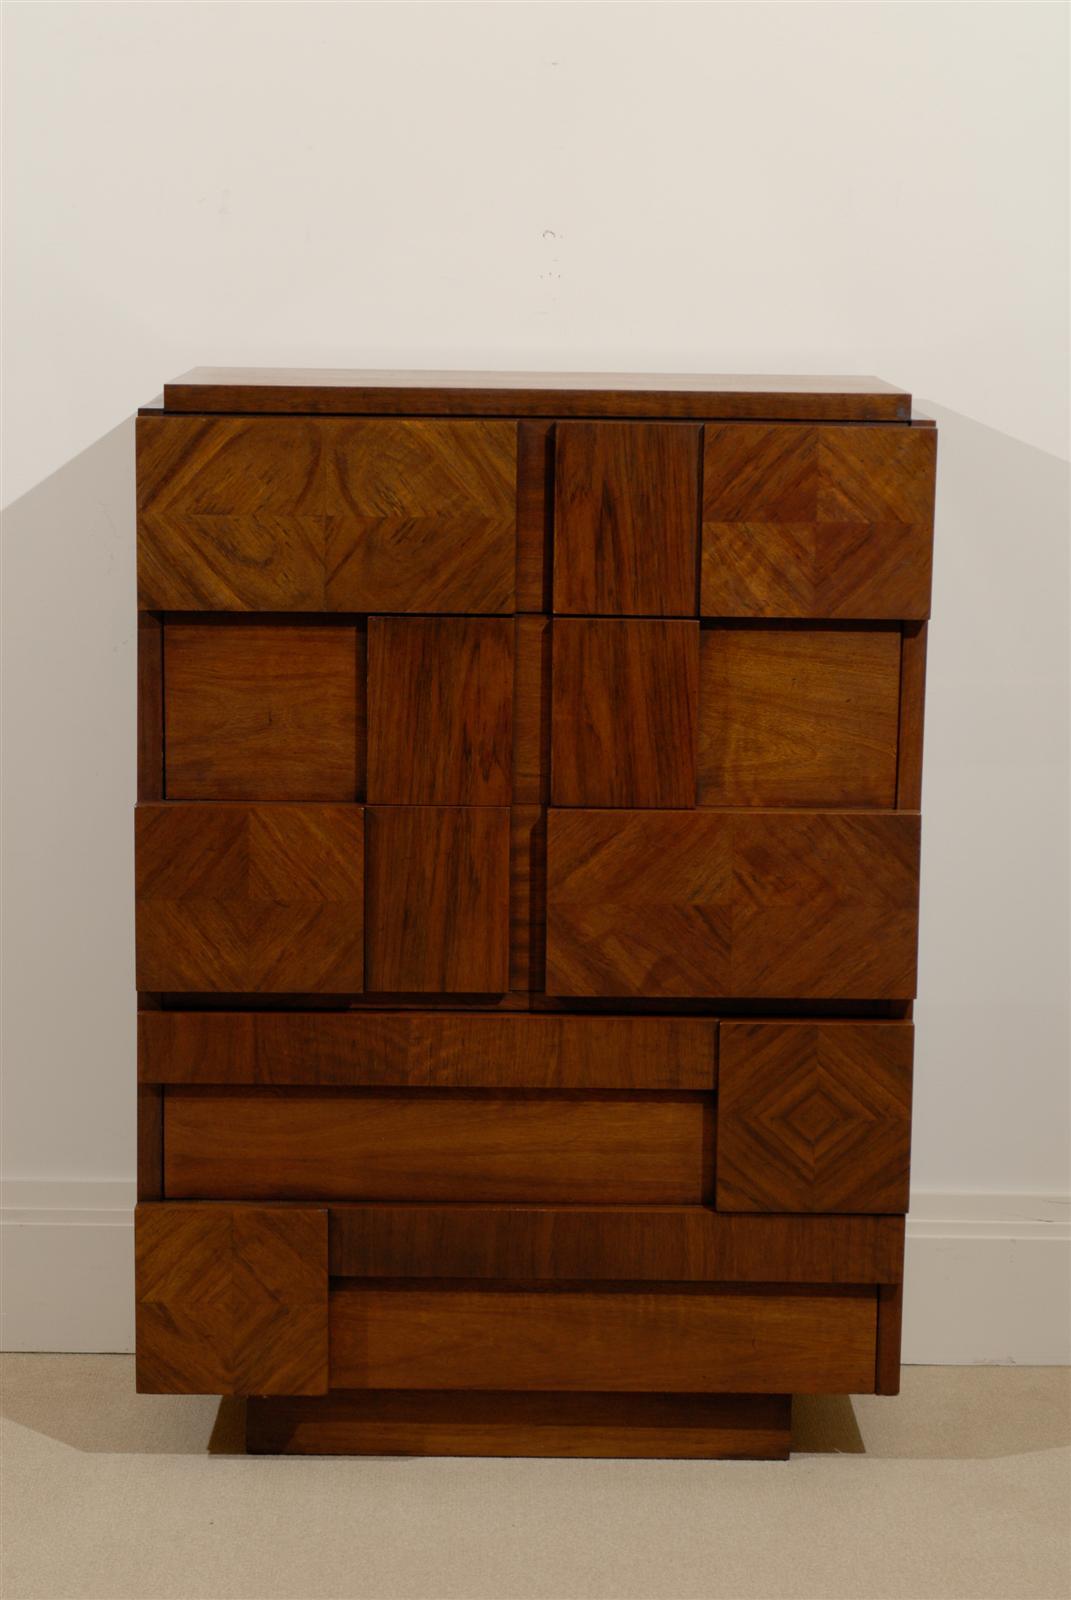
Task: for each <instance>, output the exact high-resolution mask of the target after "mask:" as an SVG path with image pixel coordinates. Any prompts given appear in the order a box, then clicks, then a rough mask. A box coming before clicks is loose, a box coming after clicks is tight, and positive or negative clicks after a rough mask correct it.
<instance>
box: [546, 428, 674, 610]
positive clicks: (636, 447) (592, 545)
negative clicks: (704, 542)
mask: <svg viewBox="0 0 1071 1600" xmlns="http://www.w3.org/2000/svg"><path fill="white" fill-rule="evenodd" d="M556 434H557V440H556V460H555V485H556V505H555V519H554V610H555V611H559V612H565V613H572V614H577V613H579V614H581V615H585V614H593V615H598V614H600V613H603V614H607V615H611V616H617V615H620V616H635V615H639V616H644V615H647V616H660V615H661V616H671V617H674V616H683V617H694V616H695V613H696V586H695V552H696V540H697V537H698V515H699V513H698V497H699V436H700V430H699V429H698V428H695V427H692V426H690V425H689V424H686V423H656V422H638V423H620V422H562V423H559V424H558V427H557V430H556Z"/></svg>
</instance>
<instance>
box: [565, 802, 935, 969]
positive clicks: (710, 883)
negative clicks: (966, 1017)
mask: <svg viewBox="0 0 1071 1600" xmlns="http://www.w3.org/2000/svg"><path fill="white" fill-rule="evenodd" d="M918 860H919V819H918V817H917V815H914V814H912V813H908V812H892V813H881V814H876V813H875V814H868V813H865V812H849V811H844V812H834V811H829V812H816V811H810V812H807V811H797V812H794V811H783V812H777V811H754V812H748V811H731V812H713V811H579V810H577V811H554V810H552V811H551V813H550V816H549V821H548V842H547V885H548V887H547V990H548V992H549V993H551V994H556V995H563V996H567V995H576V996H582V995H620V996H626V995H635V996H650V997H663V996H665V997H671V996H680V997H686V996H696V997H704V996H706V997H712V998H713V997H718V996H723V997H740V998H747V999H754V998H763V997H770V998H775V999H789V998H797V999H804V998H807V999H823V998H827V997H829V998H840V999H850V998H853V997H859V998H861V999H881V998H888V999H908V998H910V997H911V995H912V994H913V993H914V990H915V963H916V944H917V918H918Z"/></svg>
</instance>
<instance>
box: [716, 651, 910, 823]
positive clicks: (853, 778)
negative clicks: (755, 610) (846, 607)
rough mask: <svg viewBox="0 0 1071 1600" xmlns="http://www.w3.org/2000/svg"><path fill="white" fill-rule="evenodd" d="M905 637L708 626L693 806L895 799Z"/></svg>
mask: <svg viewBox="0 0 1071 1600" xmlns="http://www.w3.org/2000/svg"><path fill="white" fill-rule="evenodd" d="M899 719H900V633H899V630H898V629H893V628H870V629H862V628H852V629H833V628H799V627H796V628H792V627H787V628H786V627H772V626H771V627H765V626H764V627H742V628H724V627H722V628H717V627H715V628H704V629H703V631H702V635H701V643H700V649H699V804H700V805H703V806H884V807H891V806H894V805H895V804H896V760H897V737H898V728H899Z"/></svg>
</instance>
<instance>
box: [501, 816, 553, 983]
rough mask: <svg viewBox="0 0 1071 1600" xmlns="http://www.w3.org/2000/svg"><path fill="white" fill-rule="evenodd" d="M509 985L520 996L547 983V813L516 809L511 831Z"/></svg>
mask: <svg viewBox="0 0 1071 1600" xmlns="http://www.w3.org/2000/svg"><path fill="white" fill-rule="evenodd" d="M509 850H510V885H509V983H510V988H511V990H513V991H514V992H515V993H517V994H519V995H531V994H542V992H543V989H544V987H545V983H546V938H545V928H546V917H547V814H546V812H545V811H544V810H543V809H541V807H539V806H514V807H513V809H512V811H511V812H510V828H509Z"/></svg>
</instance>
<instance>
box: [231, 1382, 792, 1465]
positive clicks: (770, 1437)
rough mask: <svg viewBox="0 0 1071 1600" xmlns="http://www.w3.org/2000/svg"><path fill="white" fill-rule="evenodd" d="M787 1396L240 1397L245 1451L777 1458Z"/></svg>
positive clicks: (781, 1455) (784, 1447)
mask: <svg viewBox="0 0 1071 1600" xmlns="http://www.w3.org/2000/svg"><path fill="white" fill-rule="evenodd" d="M790 1427H791V1396H789V1395H780V1394H761V1395H750V1394H745V1395H720V1394H719V1395H711V1394H547V1393H502V1392H488V1393H476V1392H474V1391H471V1390H466V1391H456V1392H455V1391H444V1390H366V1391H351V1392H346V1391H342V1390H339V1391H337V1392H335V1393H333V1394H328V1395H324V1396H322V1397H318V1396H317V1397H310V1398H293V1399H290V1398H286V1399H251V1400H250V1401H249V1404H248V1409H247V1413H246V1448H247V1450H249V1451H250V1453H251V1454H255V1455H273V1454H278V1455H355V1456H368V1455H411V1456H610V1457H659V1456H664V1457H681V1458H689V1457H690V1458H693V1459H695V1458H699V1459H708V1460H732V1459H743V1460H763V1461H783V1460H786V1459H787V1457H788V1453H789V1444H790Z"/></svg>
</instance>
